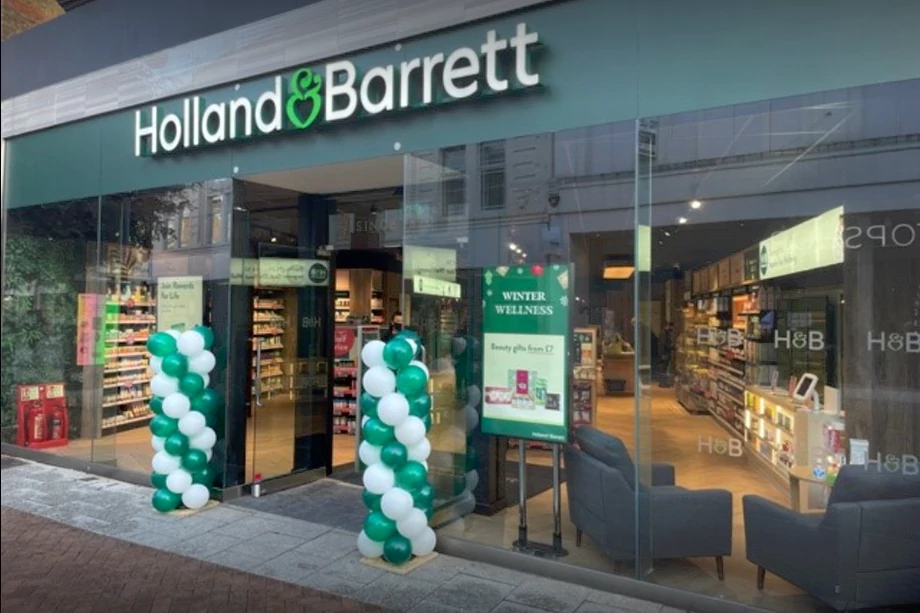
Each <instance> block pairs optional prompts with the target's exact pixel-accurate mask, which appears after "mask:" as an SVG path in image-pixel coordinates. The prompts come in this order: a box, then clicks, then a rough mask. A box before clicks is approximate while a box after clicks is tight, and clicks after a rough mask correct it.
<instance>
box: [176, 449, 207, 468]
mask: <svg viewBox="0 0 920 613" xmlns="http://www.w3.org/2000/svg"><path fill="white" fill-rule="evenodd" d="M207 465H208V456H207V455H206V454H205V452H203V451H202V450H200V449H189V451H188V453H186V454H185V455H184V456H182V467H183V468H184V469H185V470H187V471H189V472H190V473H192V474H194V473H196V472H198V471H199V470H202V469H204V467H205V466H207Z"/></svg>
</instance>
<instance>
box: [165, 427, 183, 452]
mask: <svg viewBox="0 0 920 613" xmlns="http://www.w3.org/2000/svg"><path fill="white" fill-rule="evenodd" d="M163 449H164V450H165V451H166V453H168V454H169V455H175V456H183V455H185V452H186V451H188V437H187V436H185V435H184V434H182V433H181V432H176V433H174V434H170V435H169V436H168V437H166V442H165V443H163Z"/></svg>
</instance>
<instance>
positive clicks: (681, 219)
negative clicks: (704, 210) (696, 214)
mask: <svg viewBox="0 0 920 613" xmlns="http://www.w3.org/2000/svg"><path fill="white" fill-rule="evenodd" d="M677 223H679V224H685V223H687V218H686V217H681V218H679V219H678V220H677Z"/></svg>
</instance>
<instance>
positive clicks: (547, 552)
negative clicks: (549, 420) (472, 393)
mask: <svg viewBox="0 0 920 613" xmlns="http://www.w3.org/2000/svg"><path fill="white" fill-rule="evenodd" d="M525 443H526V441H525V440H524V439H518V508H519V509H520V520H519V524H518V538H517V540H516V541H514V543H513V544H512V548H513V549H514V551H517V552H518V553H524V554H527V555H532V556H536V557H538V558H550V559H553V560H558V559H559V558H564V557H566V556H567V555H569V552H568V550H566V549H565V548H564V547H563V546H562V487H561V485H560V453H559V444H558V443H553V446H552V449H553V543H552V544H551V545H550V544H547V543H540V542H537V541H531V540H529V539H528V537H527V445H526V444H525Z"/></svg>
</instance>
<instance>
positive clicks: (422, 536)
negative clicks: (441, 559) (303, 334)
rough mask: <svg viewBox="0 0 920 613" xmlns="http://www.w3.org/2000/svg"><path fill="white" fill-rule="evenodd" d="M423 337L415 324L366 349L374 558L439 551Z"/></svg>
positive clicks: (369, 539)
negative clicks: (416, 332) (411, 330)
mask: <svg viewBox="0 0 920 613" xmlns="http://www.w3.org/2000/svg"><path fill="white" fill-rule="evenodd" d="M420 354H421V345H420V343H419V341H418V338H417V337H413V336H412V335H411V333H409V332H403V333H400V334H398V335H396V336H395V337H394V338H393V339H392V340H390V341H389V342H388V343H384V342H382V341H370V342H369V343H367V344H366V345H365V346H364V348H363V349H362V350H361V360H362V361H363V362H364V364H365V365H366V366H367V370H366V372H365V374H364V377H363V379H362V384H363V386H364V391H363V392H362V394H361V399H360V403H361V412H362V415H363V417H362V437H363V440H362V441H361V444H360V445H359V447H358V454H359V456H360V458H361V461H362V462H364V464H366V465H367V468H366V469H365V471H364V503H365V504H366V505H367V507H368V509H369V511H370V512H369V513H368V515H367V517H366V518H365V520H364V530H362V531H361V533H360V534H359V535H358V550H359V551H360V552H361V554H362V555H364V556H365V557H368V558H379V557H381V556H383V558H384V559H385V560H386V561H387V562H389V563H391V564H402V563H404V562H406V561H408V560H409V559H410V558H411V557H412V556H413V555H416V556H424V555H427V554H429V553H431V552H432V551H434V546H435V542H436V540H437V539H436V537H435V534H434V530H432V529H431V528H430V527H429V526H428V520H429V519H430V518H431V514H432V502H433V501H434V489H433V488H432V487H431V484H429V483H428V456H429V455H430V454H431V443H430V442H429V440H428V437H427V433H428V431H429V430H430V429H431V396H430V395H429V394H428V368H427V367H426V366H425V365H424V364H423V363H422V362H421V361H419V360H418V359H417V358H418V356H419V355H420Z"/></svg>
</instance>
